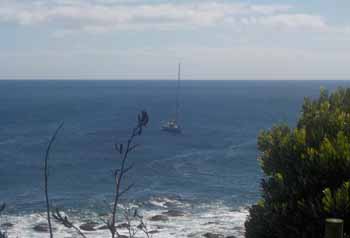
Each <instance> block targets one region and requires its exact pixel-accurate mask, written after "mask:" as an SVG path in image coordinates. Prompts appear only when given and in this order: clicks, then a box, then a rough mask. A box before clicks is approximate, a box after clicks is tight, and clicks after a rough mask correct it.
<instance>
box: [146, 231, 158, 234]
mask: <svg viewBox="0 0 350 238" xmlns="http://www.w3.org/2000/svg"><path fill="white" fill-rule="evenodd" d="M148 233H149V234H156V233H159V231H157V230H152V231H149V232H148Z"/></svg>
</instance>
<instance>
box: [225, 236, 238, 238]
mask: <svg viewBox="0 0 350 238" xmlns="http://www.w3.org/2000/svg"><path fill="white" fill-rule="evenodd" d="M226 238H237V237H236V236H226Z"/></svg>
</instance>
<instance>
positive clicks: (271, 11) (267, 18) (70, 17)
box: [0, 0, 327, 32]
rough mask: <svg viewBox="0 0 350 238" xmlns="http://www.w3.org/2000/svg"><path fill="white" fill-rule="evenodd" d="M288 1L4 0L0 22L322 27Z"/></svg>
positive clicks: (70, 26) (65, 26)
mask: <svg viewBox="0 0 350 238" xmlns="http://www.w3.org/2000/svg"><path fill="white" fill-rule="evenodd" d="M291 9H292V7H291V6H289V5H272V4H271V5H252V4H245V3H237V2H236V3H227V2H214V1H202V2H191V3H182V4H180V3H178V4H175V3H153V4H152V3H142V2H141V3H137V2H136V1H130V0H129V1H117V0H108V1H106V0H94V1H81V0H63V1H56V0H55V1H33V2H32V1H30V2H29V1H18V0H17V1H5V2H2V3H0V22H10V23H15V24H19V25H38V24H41V25H53V26H54V29H55V30H61V31H63V32H73V31H74V30H84V31H92V32H108V31H113V30H120V29H124V30H128V29H145V28H156V29H167V30H171V29H174V28H186V27H208V26H216V25H231V26H233V27H239V26H240V25H257V24H258V25H262V26H266V27H287V28H293V29H297V28H306V29H315V30H320V29H325V28H326V27H327V24H326V22H325V21H324V19H323V18H322V17H321V16H317V15H307V14H301V13H299V14H297V13H291V12H290V11H291Z"/></svg>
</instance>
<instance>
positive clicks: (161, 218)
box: [150, 215, 169, 221]
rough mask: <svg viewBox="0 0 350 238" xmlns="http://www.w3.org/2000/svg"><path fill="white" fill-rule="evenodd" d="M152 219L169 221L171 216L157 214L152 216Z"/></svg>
mask: <svg viewBox="0 0 350 238" xmlns="http://www.w3.org/2000/svg"><path fill="white" fill-rule="evenodd" d="M150 220H151V221H168V220H169V218H168V217H167V216H165V215H155V216H153V217H151V218H150Z"/></svg>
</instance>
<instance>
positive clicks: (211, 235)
mask: <svg viewBox="0 0 350 238" xmlns="http://www.w3.org/2000/svg"><path fill="white" fill-rule="evenodd" d="M203 236H204V237H206V238H224V236H223V235H220V234H214V233H210V232H208V233H205V234H204V235H203Z"/></svg>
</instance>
